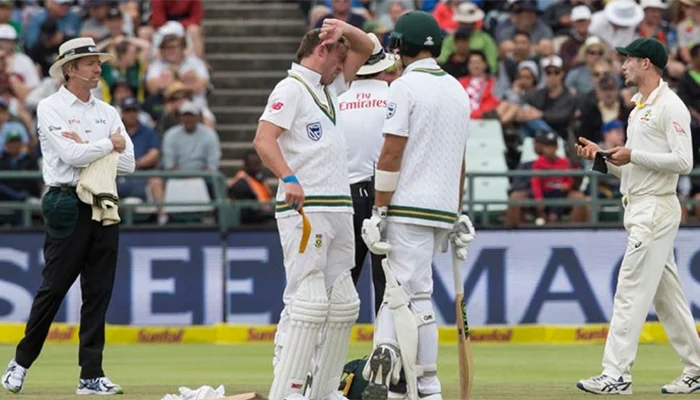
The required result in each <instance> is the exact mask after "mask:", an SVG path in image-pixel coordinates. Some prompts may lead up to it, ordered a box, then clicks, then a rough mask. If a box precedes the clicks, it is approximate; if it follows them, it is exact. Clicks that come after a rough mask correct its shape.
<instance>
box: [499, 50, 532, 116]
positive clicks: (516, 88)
mask: <svg viewBox="0 0 700 400" xmlns="http://www.w3.org/2000/svg"><path fill="white" fill-rule="evenodd" d="M539 71H540V69H539V68H538V67H537V64H535V62H534V61H531V60H526V61H523V62H521V63H520V64H518V77H517V78H516V79H515V80H514V81H513V86H512V87H511V88H510V89H508V91H506V93H505V96H504V97H503V99H502V100H501V101H500V103H499V104H498V107H496V113H497V114H498V119H499V120H500V121H501V124H503V125H504V126H507V125H510V124H511V123H513V122H515V118H516V117H517V115H518V112H519V111H520V106H522V105H523V101H524V100H523V99H524V98H525V96H526V95H528V94H529V93H531V92H534V91H535V90H536V89H537V84H538V82H539V79H540V75H539V74H540V72H539Z"/></svg>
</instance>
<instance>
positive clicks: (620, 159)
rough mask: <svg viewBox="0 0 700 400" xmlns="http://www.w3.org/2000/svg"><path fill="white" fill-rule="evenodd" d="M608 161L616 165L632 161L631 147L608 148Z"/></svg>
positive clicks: (619, 165)
mask: <svg viewBox="0 0 700 400" xmlns="http://www.w3.org/2000/svg"><path fill="white" fill-rule="evenodd" d="M608 161H610V164H613V165H617V166H618V167H621V166H623V165H625V164H629V163H630V162H631V161H632V149H628V148H627V147H620V146H618V147H614V148H612V149H610V150H608Z"/></svg>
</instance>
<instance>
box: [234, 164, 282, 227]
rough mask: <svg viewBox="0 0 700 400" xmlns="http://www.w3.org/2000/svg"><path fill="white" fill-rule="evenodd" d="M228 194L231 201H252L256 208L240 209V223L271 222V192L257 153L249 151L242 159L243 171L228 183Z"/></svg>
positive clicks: (272, 217)
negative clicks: (255, 202) (256, 204)
mask: <svg viewBox="0 0 700 400" xmlns="http://www.w3.org/2000/svg"><path fill="white" fill-rule="evenodd" d="M227 186H228V194H229V197H230V198H231V200H234V201H235V200H254V201H257V202H259V203H260V204H259V205H258V206H257V207H242V208H241V222H242V223H244V224H255V223H261V222H265V221H270V220H273V219H274V217H275V215H274V212H273V211H272V208H271V207H270V204H269V203H270V201H271V200H272V191H271V190H270V186H268V184H267V182H266V181H265V175H264V174H263V170H262V161H260V157H259V156H258V153H257V152H255V151H254V150H252V151H249V152H247V153H246V154H245V156H244V157H243V169H242V170H240V171H238V173H237V174H236V176H234V177H233V178H231V179H230V180H229V181H228V184H227Z"/></svg>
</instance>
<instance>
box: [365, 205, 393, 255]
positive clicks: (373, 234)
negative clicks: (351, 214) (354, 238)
mask: <svg viewBox="0 0 700 400" xmlns="http://www.w3.org/2000/svg"><path fill="white" fill-rule="evenodd" d="M387 212H388V208H387V207H374V209H372V218H370V219H366V220H364V221H362V240H363V241H364V242H365V244H366V245H367V248H368V249H369V251H371V252H372V253H373V254H379V255H385V254H388V253H389V252H390V251H391V245H390V244H389V243H387V242H386V237H385V230H386V216H387Z"/></svg>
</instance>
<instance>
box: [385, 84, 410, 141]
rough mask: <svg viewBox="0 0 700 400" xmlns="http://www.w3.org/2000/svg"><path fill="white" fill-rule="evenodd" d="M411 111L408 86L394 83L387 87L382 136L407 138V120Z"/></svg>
mask: <svg viewBox="0 0 700 400" xmlns="http://www.w3.org/2000/svg"><path fill="white" fill-rule="evenodd" d="M412 109H413V97H412V95H411V91H410V90H409V89H408V85H407V84H406V83H405V82H403V81H401V80H398V81H394V82H393V83H392V84H391V86H389V102H388V103H387V108H386V119H385V120H384V129H383V132H384V134H390V135H396V136H404V137H408V129H409V119H410V116H411V110H412Z"/></svg>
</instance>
